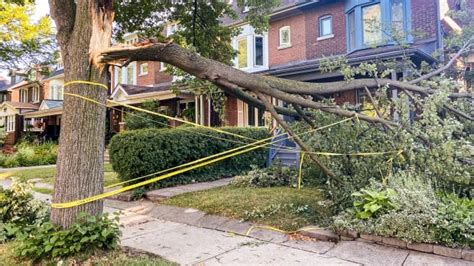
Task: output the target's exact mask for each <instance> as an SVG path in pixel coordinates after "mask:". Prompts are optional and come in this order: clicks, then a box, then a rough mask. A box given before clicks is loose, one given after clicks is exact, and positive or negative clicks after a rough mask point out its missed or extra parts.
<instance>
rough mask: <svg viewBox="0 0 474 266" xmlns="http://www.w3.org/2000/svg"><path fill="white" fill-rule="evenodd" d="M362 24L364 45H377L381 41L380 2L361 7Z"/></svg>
mask: <svg viewBox="0 0 474 266" xmlns="http://www.w3.org/2000/svg"><path fill="white" fill-rule="evenodd" d="M362 25H363V35H362V38H363V41H364V46H371V45H377V44H380V43H381V42H382V12H381V9H380V4H375V5H370V6H365V7H363V8H362Z"/></svg>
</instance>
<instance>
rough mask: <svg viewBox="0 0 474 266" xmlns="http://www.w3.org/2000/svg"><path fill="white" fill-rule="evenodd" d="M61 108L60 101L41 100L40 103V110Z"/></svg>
mask: <svg viewBox="0 0 474 266" xmlns="http://www.w3.org/2000/svg"><path fill="white" fill-rule="evenodd" d="M59 107H61V108H62V107H63V101H61V100H43V102H42V103H41V109H53V108H59Z"/></svg>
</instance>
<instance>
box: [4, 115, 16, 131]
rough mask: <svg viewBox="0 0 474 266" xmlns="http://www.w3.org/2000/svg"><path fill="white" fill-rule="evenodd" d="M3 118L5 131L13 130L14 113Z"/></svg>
mask: <svg viewBox="0 0 474 266" xmlns="http://www.w3.org/2000/svg"><path fill="white" fill-rule="evenodd" d="M5 120H6V121H5V124H6V126H5V131H6V132H15V123H16V115H8V116H6V119H5Z"/></svg>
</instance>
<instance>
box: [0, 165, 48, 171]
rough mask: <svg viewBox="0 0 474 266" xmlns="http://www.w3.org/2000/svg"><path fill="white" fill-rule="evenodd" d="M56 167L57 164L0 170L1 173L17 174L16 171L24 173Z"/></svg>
mask: <svg viewBox="0 0 474 266" xmlns="http://www.w3.org/2000/svg"><path fill="white" fill-rule="evenodd" d="M54 167H56V165H55V164H50V165H37V166H23V167H13V168H0V173H5V172H15V171H22V170H34V169H42V168H54Z"/></svg>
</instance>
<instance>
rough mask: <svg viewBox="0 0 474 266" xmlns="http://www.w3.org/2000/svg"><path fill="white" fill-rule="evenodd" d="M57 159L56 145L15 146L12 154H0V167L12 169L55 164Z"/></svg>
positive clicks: (27, 143)
mask: <svg viewBox="0 0 474 266" xmlns="http://www.w3.org/2000/svg"><path fill="white" fill-rule="evenodd" d="M57 157H58V145H57V144H56V143H53V142H45V143H42V144H32V143H29V142H22V143H20V144H17V145H16V146H15V147H14V149H13V151H12V153H0V167H5V168H12V167H23V166H37V165H51V164H55V163H56V160H57Z"/></svg>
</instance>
